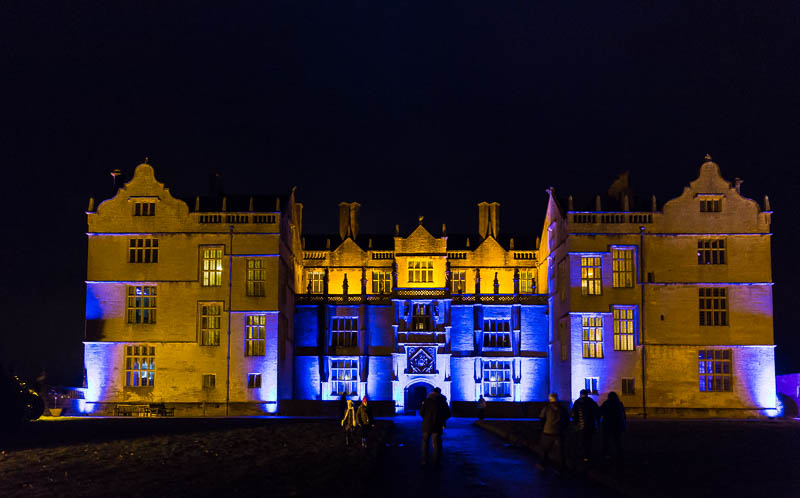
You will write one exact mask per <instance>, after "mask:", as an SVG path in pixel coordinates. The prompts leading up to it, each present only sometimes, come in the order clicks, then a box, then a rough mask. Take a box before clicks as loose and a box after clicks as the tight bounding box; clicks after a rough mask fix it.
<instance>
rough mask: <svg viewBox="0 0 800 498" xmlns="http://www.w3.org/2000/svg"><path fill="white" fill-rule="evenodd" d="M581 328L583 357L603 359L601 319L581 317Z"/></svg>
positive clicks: (598, 317) (599, 317) (597, 317)
mask: <svg viewBox="0 0 800 498" xmlns="http://www.w3.org/2000/svg"><path fill="white" fill-rule="evenodd" d="M581 320H582V322H583V323H582V326H583V357H584V358H602V357H603V317H602V316H584V317H581Z"/></svg>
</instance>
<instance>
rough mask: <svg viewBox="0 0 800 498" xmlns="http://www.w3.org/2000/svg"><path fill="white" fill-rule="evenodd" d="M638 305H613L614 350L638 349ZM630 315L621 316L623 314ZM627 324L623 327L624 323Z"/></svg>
mask: <svg viewBox="0 0 800 498" xmlns="http://www.w3.org/2000/svg"><path fill="white" fill-rule="evenodd" d="M636 311H637V308H636V306H612V308H611V317H612V321H613V324H614V351H636V321H637V313H636ZM623 312H624V315H630V316H621V315H623ZM623 323H624V324H625V326H624V327H622V326H621V325H622V324H623Z"/></svg>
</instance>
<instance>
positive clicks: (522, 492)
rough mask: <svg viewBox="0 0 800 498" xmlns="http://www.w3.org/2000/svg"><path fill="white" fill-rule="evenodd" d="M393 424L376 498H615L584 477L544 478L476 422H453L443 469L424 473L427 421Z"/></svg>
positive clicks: (526, 457)
mask: <svg viewBox="0 0 800 498" xmlns="http://www.w3.org/2000/svg"><path fill="white" fill-rule="evenodd" d="M391 420H392V421H394V423H395V431H394V439H393V441H391V442H390V443H389V444H390V446H389V447H386V448H384V450H385V451H383V452H382V457H381V462H380V469H381V470H380V474H379V475H377V476H374V477H375V478H376V481H375V484H376V488H377V489H375V490H374V493H373V494H374V496H398V497H399V496H402V497H417V498H418V497H430V498H443V497H449V496H459V497H478V496H481V497H483V496H491V497H501V496H508V497H514V496H537V497H538V496H542V497H548V496H558V497H571V496H575V497H583V496H592V497H594V496H598V497H606V496H615V495H614V494H613V493H612V492H611V491H609V490H607V489H605V488H601V487H598V486H597V485H596V484H594V483H592V482H588V481H585V480H583V479H582V478H580V477H574V478H573V477H568V476H557V475H555V474H553V473H552V472H546V473H541V472H539V471H538V470H536V467H535V466H536V458H535V457H534V456H533V455H532V454H531V453H530V452H529V451H527V450H523V449H520V448H514V447H511V446H509V445H508V444H507V443H505V442H504V441H503V440H501V439H500V438H498V437H496V436H493V435H491V434H489V433H487V432H486V431H483V430H481V429H480V428H478V427H475V426H474V425H472V422H473V419H463V418H453V419H450V420H449V421H448V423H447V428H446V429H445V432H444V437H443V446H444V452H443V457H442V468H441V469H440V470H435V469H431V468H427V467H426V468H420V467H419V457H420V449H421V444H422V443H421V433H420V422H421V419H420V418H419V417H418V416H416V417H414V416H397V417H394V418H393V419H391ZM375 493H377V494H375Z"/></svg>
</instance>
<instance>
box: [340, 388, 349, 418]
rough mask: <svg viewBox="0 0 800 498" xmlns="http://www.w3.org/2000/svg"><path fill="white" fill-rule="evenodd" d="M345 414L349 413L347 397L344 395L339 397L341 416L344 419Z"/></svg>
mask: <svg viewBox="0 0 800 498" xmlns="http://www.w3.org/2000/svg"><path fill="white" fill-rule="evenodd" d="M345 413H347V395H346V394H344V393H342V395H341V396H339V416H340V417H344V414H345Z"/></svg>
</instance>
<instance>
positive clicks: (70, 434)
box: [0, 418, 391, 497]
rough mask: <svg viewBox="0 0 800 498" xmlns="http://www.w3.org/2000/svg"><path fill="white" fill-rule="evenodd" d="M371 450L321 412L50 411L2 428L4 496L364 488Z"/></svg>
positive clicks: (380, 426) (318, 492)
mask: <svg viewBox="0 0 800 498" xmlns="http://www.w3.org/2000/svg"><path fill="white" fill-rule="evenodd" d="M390 429H391V422H387V421H378V422H377V427H376V429H375V431H374V432H373V436H374V438H375V439H374V440H373V441H372V445H371V447H370V448H368V449H367V450H362V449H361V448H358V447H356V448H350V449H346V448H345V447H344V437H343V434H342V431H341V427H340V426H339V424H338V421H334V420H320V419H270V418H267V419H263V418H259V419H255V418H242V419H135V418H134V419H127V418H105V419H98V418H65V419H47V418H45V419H42V420H40V421H37V422H33V423H30V424H28V425H26V426H23V427H20V428H18V429H17V430H14V431H10V432H6V433H0V496H3V497H14V496H25V497H29V496H55V495H62V496H150V497H152V496H237V497H242V496H341V495H347V494H349V495H359V494H362V493H364V492H365V490H366V489H367V488H368V486H369V483H368V482H367V481H366V480H365V477H367V476H371V475H374V472H373V470H374V467H375V462H376V454H377V451H378V446H379V444H381V442H382V441H383V440H384V439H385V438H386V435H387V433H388V432H389V431H390Z"/></svg>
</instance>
